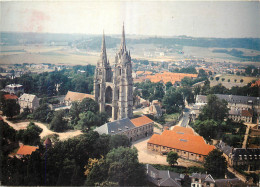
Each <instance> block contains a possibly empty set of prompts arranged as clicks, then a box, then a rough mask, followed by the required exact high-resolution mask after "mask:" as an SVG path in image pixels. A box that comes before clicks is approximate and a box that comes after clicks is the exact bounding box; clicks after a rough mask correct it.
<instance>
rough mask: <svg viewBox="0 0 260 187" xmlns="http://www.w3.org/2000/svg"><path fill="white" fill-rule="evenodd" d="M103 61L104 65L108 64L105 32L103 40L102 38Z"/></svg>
mask: <svg viewBox="0 0 260 187" xmlns="http://www.w3.org/2000/svg"><path fill="white" fill-rule="evenodd" d="M100 57H101V60H102V65H106V64H107V52H106V41H105V34H104V30H103V38H102V46H101V55H100Z"/></svg>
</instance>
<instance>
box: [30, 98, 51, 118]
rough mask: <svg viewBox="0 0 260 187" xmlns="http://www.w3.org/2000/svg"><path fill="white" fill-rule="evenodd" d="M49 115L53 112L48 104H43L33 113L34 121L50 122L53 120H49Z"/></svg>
mask: <svg viewBox="0 0 260 187" xmlns="http://www.w3.org/2000/svg"><path fill="white" fill-rule="evenodd" d="M49 113H52V111H51V109H50V107H49V106H48V104H46V103H45V104H42V105H40V106H39V107H38V108H37V109H36V110H35V111H34V112H33V119H35V120H39V121H41V122H50V121H51V120H52V119H50V118H49V117H50V114H49ZM48 116H49V117H48Z"/></svg>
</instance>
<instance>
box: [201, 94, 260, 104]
mask: <svg viewBox="0 0 260 187" xmlns="http://www.w3.org/2000/svg"><path fill="white" fill-rule="evenodd" d="M215 95H216V96H217V97H218V98H219V99H220V100H222V99H224V100H225V101H227V102H228V103H241V104H257V103H260V99H259V97H249V96H240V95H224V94H215ZM197 101H198V102H201V101H203V102H204V103H207V96H205V95H198V96H197Z"/></svg>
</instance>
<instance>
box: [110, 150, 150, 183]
mask: <svg viewBox="0 0 260 187" xmlns="http://www.w3.org/2000/svg"><path fill="white" fill-rule="evenodd" d="M137 156H138V154H137V150H136V149H135V148H134V149H131V148H124V147H119V148H117V149H113V150H111V151H110V152H109V153H108V154H107V156H106V163H107V164H108V165H109V169H108V179H109V181H112V182H118V183H119V185H120V186H140V185H141V186H142V185H144V184H145V178H146V177H145V168H144V166H143V165H141V164H140V163H139V162H138V157H137Z"/></svg>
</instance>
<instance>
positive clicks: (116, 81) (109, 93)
mask: <svg viewBox="0 0 260 187" xmlns="http://www.w3.org/2000/svg"><path fill="white" fill-rule="evenodd" d="M94 97H95V101H97V102H98V105H99V111H100V112H106V113H107V114H108V115H109V116H110V117H111V118H112V120H113V121H114V120H120V119H124V118H132V116H133V78H132V64H131V56H130V51H127V50H126V42H125V30H124V25H123V31H122V38H121V45H120V49H119V51H118V52H117V53H116V56H115V64H114V66H113V68H112V67H111V65H110V63H109V60H108V58H107V53H106V43H105V35H104V33H103V39H102V47H101V54H100V59H99V60H98V62H97V66H96V70H95V75H94Z"/></svg>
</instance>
